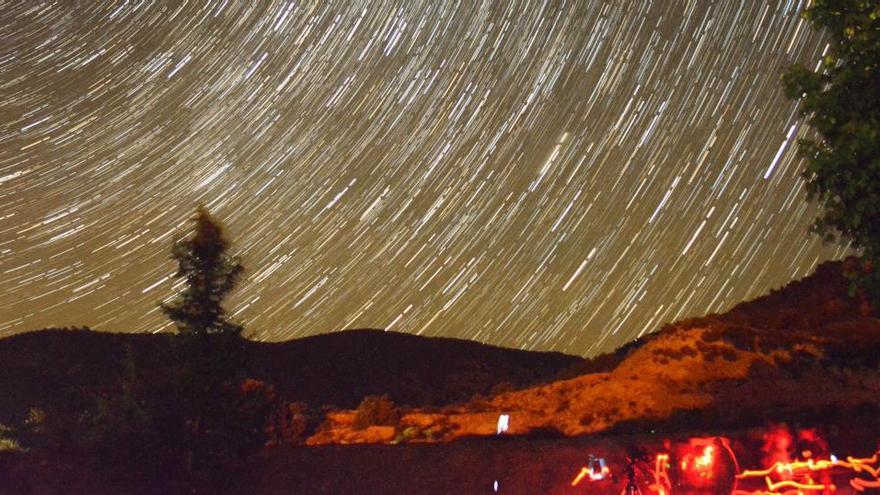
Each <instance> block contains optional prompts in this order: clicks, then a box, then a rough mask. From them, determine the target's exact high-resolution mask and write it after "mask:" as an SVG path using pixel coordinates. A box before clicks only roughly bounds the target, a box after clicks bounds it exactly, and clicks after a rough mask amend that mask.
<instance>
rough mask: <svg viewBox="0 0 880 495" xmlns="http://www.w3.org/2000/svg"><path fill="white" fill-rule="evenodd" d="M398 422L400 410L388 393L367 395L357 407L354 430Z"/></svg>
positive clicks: (394, 424) (393, 424) (391, 424)
mask: <svg viewBox="0 0 880 495" xmlns="http://www.w3.org/2000/svg"><path fill="white" fill-rule="evenodd" d="M399 423H400V411H399V410H398V409H397V407H396V406H395V405H394V402H392V401H391V399H389V398H388V395H368V396H366V397H364V400H363V401H361V403H360V405H359V406H358V408H357V413H356V414H355V417H354V424H353V425H352V426H353V427H354V429H355V430H364V429H366V428H367V427H370V426H397V425H398V424H399Z"/></svg>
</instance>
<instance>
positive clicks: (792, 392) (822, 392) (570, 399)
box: [308, 263, 880, 445]
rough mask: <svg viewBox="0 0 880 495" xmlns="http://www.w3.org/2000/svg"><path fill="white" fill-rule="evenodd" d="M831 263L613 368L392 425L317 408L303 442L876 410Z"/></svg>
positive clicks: (873, 331) (866, 353)
mask: <svg viewBox="0 0 880 495" xmlns="http://www.w3.org/2000/svg"><path fill="white" fill-rule="evenodd" d="M842 267H843V265H842V263H827V264H824V265H822V266H820V267H819V268H818V269H817V271H816V273H815V274H813V275H811V276H809V277H807V278H805V279H803V280H800V281H797V282H793V283H791V284H789V285H788V286H786V287H785V288H783V289H780V290H777V291H773V292H771V293H770V294H768V295H766V296H763V297H760V298H758V299H755V300H753V301H750V302H746V303H742V304H740V305H738V306H736V307H735V308H733V309H732V310H730V311H729V312H727V313H725V314H722V315H708V316H706V317H702V318H695V319H690V320H687V321H682V322H679V323H675V324H671V325H667V326H666V327H664V328H663V329H661V330H660V331H658V332H656V333H654V334H651V335H649V336H646V337H645V338H643V339H641V340H640V341H636V342H634V343H632V344H630V345H627V346H625V347H624V348H622V349H620V350H619V351H617V352H616V353H615V354H614V355H612V356H608V357H606V358H605V359H604V361H605V362H609V363H616V365H615V366H613V368H612V369H609V370H607V371H602V372H593V373H587V374H583V375H580V376H576V377H574V378H571V379H567V380H561V381H557V382H553V383H549V384H545V385H540V386H536V387H532V388H528V389H525V390H520V391H514V392H509V393H504V394H500V395H498V396H496V397H494V398H492V399H491V400H487V401H473V402H470V403H468V404H465V405H462V406H459V407H448V408H446V409H444V410H441V411H439V412H436V411H424V410H414V411H410V412H408V413H407V414H404V415H403V417H402V419H401V423H400V425H399V426H397V427H396V428H393V427H387V426H385V427H383V426H372V427H369V428H367V429H365V430H356V429H354V428H353V427H352V421H353V419H354V414H355V413H354V411H338V412H335V413H332V414H330V415H328V416H327V419H326V421H325V422H324V424H323V425H322V427H321V428H320V429H319V431H318V432H317V433H316V434H315V435H314V436H312V437H311V438H309V439H308V443H309V444H311V445H321V444H336V443H380V442H390V441H395V440H397V441H401V440H404V441H416V442H419V441H424V442H434V441H449V440H452V439H455V438H460V437H467V436H481V435H494V434H495V433H496V427H497V423H498V418H499V416H500V415H501V414H507V415H509V430H508V433H509V434H540V435H547V434H551V435H558V436H576V435H585V434H595V433H600V432H608V431H626V432H634V431H643V430H655V429H667V430H669V429H672V430H674V429H676V428H682V429H693V428H700V427H704V426H705V427H709V426H711V427H713V428H730V427H744V426H749V425H754V424H761V423H763V422H765V421H767V420H774V419H780V420H793V419H794V420H796V419H799V418H803V419H808V418H813V419H815V418H817V417H820V416H822V415H827V414H836V415H843V414H846V411H853V410H864V409H866V408H867V409H877V410H880V368H878V363H880V320H878V319H877V317H876V314H875V313H872V312H871V310H870V307H869V306H868V305H866V304H865V303H864V301H863V300H860V299H858V298H856V299H851V298H849V297H848V295H847V287H848V281H847V280H846V279H845V278H844V277H843V275H842Z"/></svg>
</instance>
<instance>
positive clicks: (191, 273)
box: [162, 207, 244, 336]
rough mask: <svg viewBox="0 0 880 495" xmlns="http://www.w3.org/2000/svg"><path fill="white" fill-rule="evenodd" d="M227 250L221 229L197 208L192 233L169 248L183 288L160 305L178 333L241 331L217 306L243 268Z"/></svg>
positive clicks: (232, 333)
mask: <svg viewBox="0 0 880 495" xmlns="http://www.w3.org/2000/svg"><path fill="white" fill-rule="evenodd" d="M228 249H229V241H228V240H227V239H226V235H225V234H224V232H223V228H222V227H221V226H220V224H219V223H217V222H216V221H215V220H214V219H213V218H211V215H210V214H209V213H208V211H207V210H205V209H204V208H201V207H200V208H199V209H198V210H197V212H196V216H195V232H194V234H193V236H192V237H190V238H189V239H185V240H180V241H178V242H176V243H175V244H174V247H173V248H172V250H171V255H172V257H173V258H174V259H175V260H176V261H177V264H178V270H177V274H176V276H177V277H178V278H186V282H187V284H186V288H185V289H184V290H183V292H182V293H181V294H180V295H179V296H178V297H177V299H175V300H174V301H173V302H171V303H170V304H162V309H163V310H164V311H165V314H167V315H168V317H169V318H171V320H173V321H174V322H175V323H176V324H177V328H178V331H179V332H180V333H181V334H182V335H212V334H220V335H227V336H229V335H236V336H237V335H240V334H241V330H242V327H241V326H239V325H236V324H234V323H232V322H230V321H228V320H227V319H226V315H225V311H224V309H223V306H222V305H221V302H222V301H223V299H224V298H225V297H226V296H227V295H228V294H229V292H230V291H231V290H232V289H233V288H234V287H235V285H236V283H238V280H239V278H240V277H241V274H242V272H243V271H244V268H243V266H242V264H241V261H240V260H239V259H238V258H237V257H234V256H231V255H229V254H228V253H227V250H228Z"/></svg>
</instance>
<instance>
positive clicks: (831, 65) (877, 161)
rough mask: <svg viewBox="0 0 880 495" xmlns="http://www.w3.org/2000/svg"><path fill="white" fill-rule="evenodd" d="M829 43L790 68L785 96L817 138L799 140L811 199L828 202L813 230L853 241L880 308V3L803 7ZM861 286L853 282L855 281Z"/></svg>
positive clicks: (851, 0) (834, 0) (860, 0)
mask: <svg viewBox="0 0 880 495" xmlns="http://www.w3.org/2000/svg"><path fill="white" fill-rule="evenodd" d="M803 17H804V18H805V19H807V20H809V21H810V22H811V23H812V25H813V27H814V28H816V29H821V30H824V31H825V32H826V33H827V34H828V35H829V38H830V47H829V49H828V52H827V53H826V54H825V56H824V58H823V60H822V62H821V64H820V66H819V67H818V68H817V69H816V70H815V71H813V70H810V69H808V68H806V67H804V66H803V65H795V66H792V67H790V68H789V69H788V70H787V71H786V72H785V74H784V75H783V84H784V85H785V88H786V93H787V95H788V96H789V97H790V98H792V99H799V100H800V101H801V107H800V111H801V114H802V115H803V116H806V117H807V118H808V122H809V124H810V126H812V128H813V129H814V130H815V132H816V137H812V138H808V139H802V140H801V141H800V142H799V145H800V153H801V155H802V156H803V157H804V158H806V160H807V168H806V170H805V171H804V172H803V177H804V179H805V180H806V186H807V194H808V199H810V200H812V201H816V202H818V203H819V204H820V205H822V207H823V211H822V213H821V214H820V215H819V217H818V218H817V220H816V222H815V224H814V231H815V232H817V233H819V234H820V235H822V236H823V237H824V239H825V240H826V241H835V240H836V241H840V242H846V243H851V245H852V247H854V248H856V249H857V250H859V252H860V256H861V259H862V262H863V263H862V267H861V268H862V269H861V270H858V271H857V272H855V273H853V274H852V276H853V277H854V281H855V282H856V283H857V284H859V285H861V286H862V287H864V288H865V289H867V292H868V293H869V295H870V296H871V299H872V300H873V303H874V307H875V308H877V307H880V305H878V302H880V270H878V266H877V264H878V258H880V2H877V1H876V0H815V1H814V2H813V4H812V5H811V6H810V7H809V8H807V9H806V10H805V11H804V12H803ZM854 287H855V285H854Z"/></svg>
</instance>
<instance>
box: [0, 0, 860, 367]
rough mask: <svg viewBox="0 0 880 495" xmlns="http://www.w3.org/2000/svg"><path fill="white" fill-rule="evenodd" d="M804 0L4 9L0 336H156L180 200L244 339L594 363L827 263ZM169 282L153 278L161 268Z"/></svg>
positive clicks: (816, 46) (832, 253)
mask: <svg viewBox="0 0 880 495" xmlns="http://www.w3.org/2000/svg"><path fill="white" fill-rule="evenodd" d="M804 7H805V2H796V1H784V2H758V1H741V2H740V1H715V2H709V1H702V0H700V1H696V0H691V1H685V0H682V1H654V2H648V1H643V2H630V1H622V0H621V1H616V0H615V1H607V2H602V1H583V2H572V1H523V2H514V1H509V2H507V1H503V2H477V1H476V0H474V1H452V0H450V1H440V2H417V1H410V0H406V1H391V2H373V1H368V2H355V1H350V2H329V1H328V2H314V3H312V2H291V1H284V2H282V1H271V2H268V1H267V2H236V1H232V0H230V1H216V2H189V1H187V2H184V1H181V2H156V3H151V2H81V3H80V2H26V1H22V2H11V3H9V2H3V4H2V8H0V101H2V107H0V117H2V118H0V336H5V335H11V334H14V333H19V332H22V331H26V330H33V329H38V328H43V327H48V326H66V325H77V326H82V325H87V326H90V327H92V328H94V329H96V330H105V331H123V332H169V331H172V326H171V325H170V323H169V322H168V321H167V320H166V319H165V318H164V316H163V315H162V314H161V311H160V310H159V308H158V302H159V301H161V300H166V299H169V298H171V297H172V296H173V294H174V293H175V290H177V289H179V288H180V285H179V282H177V281H176V279H174V278H173V276H172V275H173V273H174V270H175V265H174V263H173V261H172V260H171V259H170V255H169V254H170V247H171V244H172V242H173V241H174V239H176V238H179V237H180V236H182V235H185V234H186V233H187V232H188V228H189V227H190V223H189V219H190V218H191V217H192V215H193V212H194V208H195V206H196V205H197V204H204V205H205V206H206V207H208V208H209V209H210V210H211V211H212V213H213V214H214V216H215V217H216V218H217V219H219V220H220V221H222V222H223V223H224V224H225V225H226V227H227V229H228V232H229V236H230V238H231V239H232V240H233V243H234V251H235V252H237V253H239V254H240V255H241V256H242V259H243V262H244V264H245V267H246V268H247V275H246V276H245V278H244V279H243V280H242V282H241V284H240V285H239V288H238V289H237V290H236V292H235V294H234V296H233V297H232V298H231V299H230V300H229V301H227V305H226V306H227V308H228V309H229V313H230V314H231V315H233V317H234V318H235V319H236V320H237V321H239V322H240V323H242V324H243V325H244V326H245V333H246V335H248V336H249V337H250V338H253V339H259V340H270V341H277V340H286V339H290V338H296V337H302V336H306V335H311V334H317V333H324V332H330V331H336V330H340V329H344V328H354V327H374V328H386V329H390V330H394V331H401V332H408V333H413V334H420V335H432V336H434V335H442V336H449V337H458V338H466V339H474V340H479V341H483V342H487V343H492V344H496V345H503V346H508V347H517V348H523V349H540V350H558V351H564V352H569V353H575V354H581V355H592V354H595V353H597V352H601V351H608V350H612V349H613V348H615V347H617V346H619V345H621V344H623V343H625V342H627V341H629V340H631V339H633V338H636V337H638V336H641V335H644V334H645V333H647V332H650V331H652V330H656V329H658V328H659V327H660V326H661V325H662V324H663V323H665V322H670V321H675V320H677V319H680V318H684V317H687V316H697V315H702V314H705V313H708V312H719V311H724V310H726V309H728V308H730V307H731V306H732V305H734V304H736V303H737V302H740V301H742V300H745V299H749V298H753V297H756V296H758V295H761V294H762V293H765V292H766V291H767V290H768V289H771V288H775V287H779V286H781V285H784V284H785V283H787V282H788V281H790V280H792V279H794V278H800V277H802V276H804V275H806V274H808V273H810V272H811V271H812V269H813V268H814V267H815V265H816V264H817V263H818V262H821V261H823V260H826V259H832V258H840V257H842V256H843V255H844V254H845V253H846V251H845V250H844V249H843V248H841V247H835V246H822V244H821V241H820V239H818V238H817V237H815V236H811V235H810V234H809V233H808V227H809V225H810V223H811V221H812V219H813V218H814V216H815V214H816V207H815V206H814V205H811V204H808V203H806V202H805V200H804V199H805V198H804V191H803V185H802V180H801V179H800V178H799V174H800V170H801V169H802V166H803V165H802V162H801V160H800V159H799V158H798V157H797V153H796V148H797V146H796V140H797V139H798V137H802V136H805V135H807V134H808V133H809V129H808V128H807V127H806V126H805V124H804V123H803V122H802V121H801V120H800V119H798V117H797V114H796V110H797V105H796V103H795V102H792V101H788V100H786V98H785V97H784V94H783V92H782V89H781V87H780V83H779V74H780V73H781V71H782V69H783V68H784V67H786V66H787V65H789V64H791V63H793V62H795V61H800V62H803V63H805V64H808V65H809V66H811V67H812V66H815V64H816V63H817V62H818V61H819V59H820V58H821V56H822V54H823V51H824V50H826V49H827V44H826V41H825V40H824V38H823V37H822V35H821V33H816V32H814V31H813V30H812V29H811V28H810V26H809V25H808V23H807V22H806V21H803V20H801V19H800V17H799V12H800V11H801V10H802V9H803V8H804ZM175 284H177V285H175Z"/></svg>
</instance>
